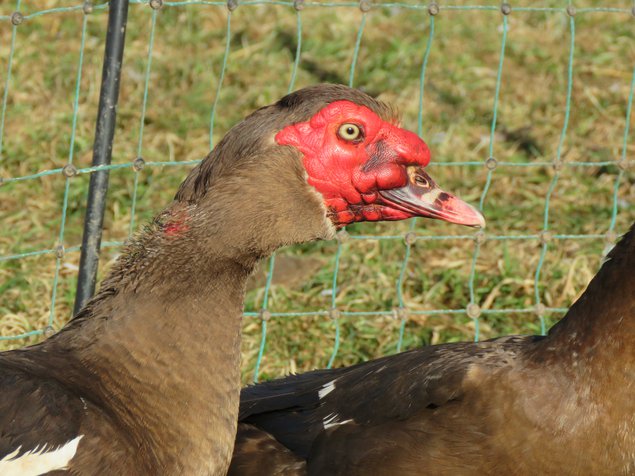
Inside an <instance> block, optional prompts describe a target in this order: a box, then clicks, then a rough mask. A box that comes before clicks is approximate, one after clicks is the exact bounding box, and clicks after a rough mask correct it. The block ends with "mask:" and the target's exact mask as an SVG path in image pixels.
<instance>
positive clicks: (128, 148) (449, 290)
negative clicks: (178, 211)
mask: <svg viewBox="0 0 635 476" xmlns="http://www.w3.org/2000/svg"><path fill="white" fill-rule="evenodd" d="M77 3H78V2H73V1H66V2H65V1H61V0H58V1H54V0H46V1H42V2H38V3H37V5H36V4H35V3H33V2H26V3H24V5H23V8H22V9H23V11H25V13H29V11H34V10H35V8H37V9H44V8H49V7H57V6H68V5H75V4H77ZM409 3H412V2H409ZM441 4H442V5H443V2H441ZM457 4H461V5H474V4H475V3H474V2H466V1H463V2H455V3H453V5H457ZM478 4H486V5H498V4H499V2H478ZM521 5H525V6H528V5H531V6H536V4H535V2H525V3H524V4H522V3H518V4H517V3H516V2H515V3H514V7H517V6H521ZM541 5H545V6H559V7H561V6H563V5H566V2H556V1H544V2H542V3H541ZM590 6H606V3H605V2H592V1H590V0H589V1H585V2H581V3H580V4H578V3H577V2H576V7H577V8H578V9H580V8H583V7H590ZM611 6H615V7H620V8H630V7H631V3H630V2H628V1H626V0H621V1H620V0H615V1H614V2H612V5H611ZM12 10H13V5H12V2H11V4H10V3H9V2H5V3H4V4H2V6H0V16H1V15H8V14H10V13H11V12H12ZM301 18H302V25H303V35H302V56H301V62H300V64H299V69H298V72H297V78H296V84H295V86H296V87H302V86H305V85H309V84H313V83H316V82H320V81H333V82H343V83H347V82H348V81H349V73H350V65H351V60H352V57H353V48H354V45H355V40H356V37H357V33H358V28H359V25H360V22H361V19H362V15H361V12H360V11H359V9H357V8H351V7H341V8H317V7H307V8H305V9H304V10H303V11H302V13H301ZM226 19H227V13H226V9H224V8H221V7H213V6H187V7H178V8H175V7H166V8H164V9H163V10H161V11H160V12H159V14H158V19H157V29H156V33H155V46H154V51H153V59H152V71H151V75H150V84H149V98H148V109H147V114H146V117H145V128H144V135H143V149H142V155H143V157H144V159H145V160H146V161H166V160H178V161H187V160H194V159H200V158H202V157H203V156H205V155H206V153H207V151H208V148H209V118H210V112H211V106H212V103H213V101H214V99H215V92H216V89H217V85H218V76H219V73H220V67H221V63H222V59H223V54H224V50H225V28H226ZM508 20H509V32H508V41H507V47H506V54H505V62H504V68H503V76H502V84H501V93H500V101H499V109H498V121H497V128H496V134H495V136H494V155H495V157H496V158H497V160H499V161H506V162H515V163H523V164H531V163H534V162H550V161H552V160H553V159H554V157H555V155H556V150H557V146H558V143H559V140H560V134H561V131H562V127H563V121H564V112H565V99H566V87H567V74H566V73H567V60H568V54H569V38H570V37H569V19H568V17H567V16H566V15H565V14H564V13H540V12H539V13H530V12H518V11H514V12H513V13H512V15H511V16H509V19H508ZM81 23H82V15H81V13H80V12H71V13H55V14H49V15H44V16H40V17H36V18H33V19H31V20H27V21H26V22H25V23H23V24H22V25H20V26H19V27H18V29H17V37H16V50H15V57H14V63H13V74H12V78H11V81H10V83H9V84H10V89H9V94H8V104H7V112H6V125H5V132H4V138H3V154H2V158H1V160H0V177H3V178H9V177H18V176H23V175H26V174H32V173H36V172H38V171H42V170H47V169H52V168H56V167H62V166H63V165H64V164H66V162H67V160H68V156H69V143H70V136H71V121H72V115H73V99H74V88H75V77H76V73H77V60H78V54H79V45H80V33H81ZM575 24H576V42H575V53H574V82H573V91H572V109H571V118H570V123H569V128H568V132H567V135H566V138H565V141H564V143H563V147H562V159H563V160H564V161H565V162H575V161H612V160H617V159H619V158H620V155H621V153H622V150H621V146H622V138H623V134H624V127H625V117H626V103H627V97H628V91H629V85H630V81H631V75H632V71H633V66H634V65H635V46H634V44H633V41H632V28H633V18H632V17H631V16H630V15H629V14H624V13H580V14H578V15H576V17H575ZM105 25H106V15H105V13H104V11H103V10H102V11H100V12H96V13H94V14H93V15H91V16H90V17H89V20H88V25H87V26H88V30H87V31H88V34H87V38H86V49H85V57H84V68H83V78H82V84H81V94H80V98H79V121H78V125H77V134H76V142H75V149H74V163H75V164H76V165H77V166H78V167H86V166H88V165H89V164H90V161H91V156H92V150H91V148H92V141H93V134H94V127H95V125H94V119H95V117H96V112H97V103H98V94H99V84H100V78H101V61H102V55H103V38H104V33H105ZM150 25H151V10H150V8H149V7H148V6H147V5H137V4H135V5H132V6H131V7H130V15H129V23H128V30H127V38H126V55H125V60H124V69H123V76H122V89H121V94H120V101H119V115H118V122H117V131H116V139H115V144H114V149H113V163H126V162H130V161H132V160H133V159H134V158H135V157H136V153H137V143H138V138H139V121H140V114H141V102H142V98H143V89H144V73H145V69H146V61H147V48H148V39H149V32H150ZM429 25H430V22H429V17H428V15H427V13H426V12H425V11H420V10H405V9H399V8H374V9H373V10H372V11H371V12H370V13H369V14H368V16H367V20H366V25H365V29H364V32H363V36H362V40H361V45H360V50H359V57H358V62H357V65H356V68H355V70H354V84H355V85H356V86H358V87H362V88H364V89H365V90H366V91H368V92H369V93H371V94H374V95H379V97H380V98H382V99H384V100H386V101H389V102H392V103H394V104H395V105H396V106H398V108H399V109H400V110H401V112H402V123H403V125H404V126H405V127H408V128H410V129H412V130H417V126H418V124H417V115H418V111H419V77H420V71H421V63H422V58H423V54H424V51H425V47H426V44H427V41H428V38H429ZM501 25H502V16H501V14H500V13H498V12H494V11H474V10H472V11H448V10H442V11H441V13H440V14H439V15H438V16H437V17H436V19H435V35H434V40H433V44H432V47H431V53H430V58H429V63H428V68H427V71H426V77H425V96H424V100H423V124H422V136H423V137H424V139H426V140H427V142H428V143H429V145H430V147H431V149H432V152H433V160H434V161H435V162H437V163H439V162H457V161H463V162H467V161H479V162H483V161H485V159H487V157H488V149H489V134H490V125H491V120H492V113H493V99H494V90H495V86H496V72H497V67H498V61H499V53H500V42H501V32H502V30H501ZM11 32H12V28H11V24H10V23H9V22H8V21H3V22H1V23H0V72H2V73H1V75H0V80H1V81H0V84H4V80H5V79H6V70H7V61H8V57H9V45H10V39H11ZM231 32H232V33H231V48H230V54H229V59H228V67H227V71H226V74H225V79H224V82H223V85H222V88H221V92H220V96H219V97H218V106H217V111H216V121H215V126H214V142H217V141H218V140H219V138H220V137H222V135H223V133H224V132H225V131H227V130H228V128H229V127H231V126H232V125H233V124H234V123H236V122H237V121H239V120H240V119H241V118H242V117H243V116H244V115H245V114H247V113H248V112H250V111H251V110H253V109H255V108H257V107H260V106H262V105H265V104H268V103H270V102H272V101H275V100H276V99H277V98H279V97H280V96H282V95H283V94H285V93H286V91H287V88H288V87H289V80H290V78H291V71H292V65H293V59H294V55H295V50H296V46H297V45H296V37H297V30H296V15H295V12H294V11H293V9H292V8H289V7H284V6H262V5H261V6H240V7H239V8H238V9H237V10H236V11H235V12H234V13H233V15H232V22H231ZM631 136H632V134H631ZM634 152H635V145H634V144H633V143H632V141H631V142H629V143H628V146H627V150H626V156H627V158H628V159H630V160H631V162H630V167H629V168H628V169H627V171H626V173H625V174H624V177H623V179H622V180H621V182H620V186H619V190H618V197H619V202H618V203H619V213H618V215H617V222H616V226H615V229H616V231H617V232H623V231H625V230H626V228H627V226H628V225H630V223H631V222H633V221H634V220H635V208H634V207H633V203H634V202H635V174H634V173H633V170H634V169H635V167H634V166H633V162H632V157H633V153H634ZM188 170H189V167H187V166H184V167H168V168H150V167H146V168H145V169H143V171H141V172H140V173H139V188H138V202H137V213H136V216H135V220H134V223H135V227H134V228H135V229H137V228H138V227H139V226H141V225H142V224H143V223H144V222H145V221H147V220H148V219H150V218H151V217H152V216H153V215H154V214H155V213H157V212H158V211H159V210H160V209H161V207H162V205H164V204H167V203H168V202H169V201H170V199H171V198H172V196H173V194H174V192H175V190H176V187H177V186H178V184H179V183H180V181H181V180H182V179H183V178H184V177H185V175H186V174H187V171H188ZM617 172H618V169H617V167H616V166H614V165H609V166H597V167H587V168H581V167H565V168H564V169H563V170H562V171H561V174H560V178H559V181H558V185H557V187H556V188H555V191H554V194H553V196H552V199H551V207H550V219H549V226H550V229H551V230H552V231H553V233H555V234H558V233H560V234H604V233H606V231H607V230H608V227H609V223H610V220H611V210H612V205H613V195H612V193H613V187H614V184H615V179H616V175H617ZM431 174H433V176H434V177H435V178H436V180H437V181H438V182H439V183H440V184H441V185H442V186H443V187H445V188H446V189H448V190H451V191H453V192H456V193H458V194H460V195H461V196H462V197H463V198H465V199H467V200H468V201H471V202H473V203H478V201H479V199H480V197H481V195H482V192H483V188H484V185H485V180H486V176H487V170H486V169H485V167H483V166H480V165H479V166H464V167H457V166H452V167H449V166H445V167H444V166H438V165H436V166H435V165H433V166H431ZM553 176H554V171H553V168H552V167H544V166H532V167H509V166H500V167H498V168H497V169H496V170H495V171H494V174H493V179H492V185H491V188H490V190H489V192H488V193H487V196H486V199H485V202H484V213H485V215H486V217H487V219H488V228H487V230H486V232H487V235H488V236H490V237H491V236H494V235H501V234H504V235H535V234H538V233H539V232H540V231H541V230H542V227H543V213H544V206H545V197H546V194H547V191H548V189H549V185H550V183H551V180H552V179H553ZM133 177H134V172H133V171H132V170H131V169H129V168H127V169H121V170H115V171H113V172H112V173H111V178H110V181H111V187H110V191H109V195H108V209H107V213H106V221H105V229H104V240H106V241H120V240H125V239H126V238H127V236H128V234H129V228H130V222H131V208H130V207H131V201H132V194H133ZM88 180H89V179H88V176H87V175H79V176H77V177H74V178H73V179H72V180H71V187H70V193H69V201H68V212H67V221H66V232H65V235H64V244H65V246H66V247H69V246H74V245H77V244H79V243H80V242H81V232H82V215H83V210H84V206H85V200H86V193H87V188H88ZM63 192H64V180H63V177H62V176H61V175H53V176H47V177H43V178H40V179H35V180H31V181H25V182H15V183H8V184H4V185H2V186H1V187H0V197H1V198H0V199H1V200H2V207H0V223H1V224H2V226H0V255H10V254H14V253H21V252H25V251H34V250H39V249H50V248H53V247H54V246H55V245H56V243H57V238H58V235H59V228H60V225H61V221H60V220H61V205H62V200H63ZM409 227H410V223H389V224H383V223H382V224H358V225H354V226H351V227H350V228H349V230H348V231H349V233H350V234H351V235H360V234H362V235H371V236H386V235H394V236H397V235H404V234H405V233H406V232H407V231H408V230H409ZM416 232H417V234H419V235H422V236H432V235H440V234H444V235H445V234H449V235H472V234H473V233H474V232H473V231H472V230H469V229H461V228H458V227H456V226H450V225H447V224H443V223H438V222H431V221H424V220H418V221H417V223H416ZM606 245H607V243H606V242H605V240H603V239H582V240H556V241H553V242H551V243H550V244H549V249H548V252H547V254H546V257H545V262H544V266H543V269H542V273H541V276H540V282H539V286H538V293H539V296H540V299H541V302H543V303H544V304H545V305H546V306H549V307H556V308H560V307H567V306H568V305H569V304H570V303H571V302H572V301H573V300H574V299H575V298H576V297H577V296H578V295H579V294H580V292H581V291H582V290H583V289H584V287H585V285H586V284H587V282H588V281H589V279H590V278H591V277H592V276H593V274H594V273H595V271H596V270H597V268H598V266H599V263H600V260H601V256H602V253H603V251H604V250H605V247H606ZM474 246H475V242H474V240H472V239H458V238H457V239H451V240H445V241H417V243H416V244H415V245H414V246H413V248H412V251H411V255H410V258H409V260H408V263H407V267H406V271H405V280H404V286H403V298H404V303H405V307H406V308H407V309H408V310H412V311H426V310H431V309H465V307H466V305H467V304H468V303H469V302H470V296H469V288H468V283H469V278H470V271H471V263H472V257H473V253H474ZM336 247H337V244H336V243H335V242H321V243H314V244H310V245H303V246H297V247H292V248H288V249H285V250H282V251H281V253H280V255H279V256H280V257H279V264H280V267H278V268H277V269H278V271H277V272H276V273H274V284H273V286H272V288H271V290H270V294H269V309H270V310H271V311H272V312H314V311H325V310H328V309H329V308H330V306H331V299H332V295H331V294H330V291H331V286H332V278H333V270H334V256H335V250H336ZM405 249H406V248H405V243H404V241H403V240H402V239H394V240H372V239H371V240H348V241H346V242H344V243H343V248H342V258H341V266H340V269H339V276H338V282H337V294H336V305H337V308H338V309H339V310H341V311H368V312H374V311H392V310H393V309H394V308H396V307H398V305H399V302H398V298H397V289H396V283H397V278H398V276H399V273H400V271H401V266H402V262H403V259H404V254H405ZM540 250H541V245H540V243H539V241H538V240H536V239H532V240H513V241H511V240H510V241H494V240H488V241H486V242H485V243H484V244H483V245H482V246H481V249H480V252H479V255H478V259H477V261H476V267H475V278H474V293H475V302H477V303H479V304H480V305H481V307H482V308H484V309H526V308H531V307H532V306H534V304H535V298H534V292H535V289H534V274H535V272H536V268H537V266H538V259H539V256H540ZM117 252H118V250H117V248H106V249H104V251H103V255H102V256H103V259H102V264H101V269H100V272H101V273H102V275H103V273H104V272H105V270H107V268H108V266H109V265H110V264H111V263H112V262H113V260H114V259H115V258H116V256H117ZM78 259H79V254H78V253H77V252H68V253H67V254H66V255H65V256H64V260H63V263H62V267H61V274H60V280H59V284H58V288H57V302H56V306H55V309H54V324H55V327H56V328H59V327H61V326H62V325H63V323H64V322H65V321H66V320H67V319H68V318H69V317H70V313H71V309H72V305H73V300H74V289H75V285H76V274H77V263H78ZM285 263H286V264H287V265H288V269H287V270H286V271H285V270H284V265H285ZM264 267H266V264H265V265H264ZM54 269H55V258H54V256H53V255H44V256H40V257H29V258H23V259H16V260H10V261H2V262H0V291H1V292H0V335H3V336H10V335H16V334H19V333H21V332H26V331H30V330H34V329H42V328H43V327H44V326H45V325H46V322H47V319H48V317H49V313H50V307H51V306H50V304H51V293H52V284H53V274H54ZM263 285H264V279H262V276H260V278H259V279H257V280H255V282H254V283H253V285H252V286H251V289H250V291H249V293H248V295H247V301H246V309H247V310H251V311H254V310H255V311H257V310H258V309H260V308H261V306H262V302H263V298H264V289H263ZM546 317H547V323H548V324H550V323H552V322H554V321H555V320H557V319H558V318H559V317H560V314H557V313H554V314H550V315H548V316H546ZM340 324H341V346H340V348H339V352H338V354H337V356H336V359H335V362H334V365H336V366H340V365H348V364H352V363H355V362H359V361H361V360H366V359H369V358H373V357H376V356H379V355H385V354H389V353H393V352H395V351H396V348H397V342H398V337H399V327H400V322H399V321H398V320H396V319H394V318H390V317H382V316H380V317H377V316H354V317H344V318H342V319H341V320H340ZM479 324H480V336H481V338H487V337H493V336H497V335H504V334H510V333H536V332H540V329H541V327H540V321H539V318H538V316H537V315H536V314H535V313H511V314H502V315H499V314H493V315H486V316H482V317H481V318H480V321H479ZM244 332H245V334H244V335H245V338H244V344H243V349H244V353H243V356H244V359H243V360H244V362H243V367H244V376H245V381H249V380H251V378H252V375H253V369H254V365H255V360H256V355H257V352H258V348H259V345H260V336H261V324H260V321H259V320H258V319H254V318H247V319H245V322H244ZM474 332H475V328H474V322H473V321H472V320H471V319H469V318H468V317H467V316H466V315H465V314H445V315H444V314H441V315H436V314H435V315H425V314H412V313H411V314H409V315H408V320H407V323H406V328H405V334H404V343H403V348H404V349H405V348H412V347H416V346H420V345H427V344H431V343H432V344H434V343H440V342H450V341H457V340H470V339H473V338H474ZM334 336H335V328H334V323H333V322H332V321H330V320H329V319H328V317H326V316H324V315H317V316H307V317H276V318H273V319H272V320H271V321H269V323H268V332H267V343H266V351H265V354H264V359H263V362H262V366H261V375H260V377H261V378H269V377H273V376H278V375H281V374H284V373H287V372H289V371H300V370H305V369H310V368H315V367H323V366H325V365H326V364H327V362H328V360H329V358H330V356H331V353H332V350H333V344H334ZM35 341H36V338H31V339H22V340H17V341H0V348H3V349H5V348H13V347H18V346H21V345H25V344H28V343H32V342H35Z"/></svg>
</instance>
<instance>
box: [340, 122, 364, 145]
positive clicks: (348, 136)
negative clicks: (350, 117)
mask: <svg viewBox="0 0 635 476" xmlns="http://www.w3.org/2000/svg"><path fill="white" fill-rule="evenodd" d="M337 135H339V136H340V138H342V139H344V140H345V141H348V142H359V141H360V140H361V139H362V131H361V129H360V128H359V126H358V125H356V124H342V125H341V126H340V128H339V130H338V131H337Z"/></svg>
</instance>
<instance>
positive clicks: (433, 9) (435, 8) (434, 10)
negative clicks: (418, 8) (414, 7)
mask: <svg viewBox="0 0 635 476" xmlns="http://www.w3.org/2000/svg"><path fill="white" fill-rule="evenodd" d="M428 13H429V14H430V15H432V16H435V15H438V14H439V5H438V4H437V2H431V3H430V5H428Z"/></svg>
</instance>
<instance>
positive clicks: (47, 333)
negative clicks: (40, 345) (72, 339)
mask: <svg viewBox="0 0 635 476" xmlns="http://www.w3.org/2000/svg"><path fill="white" fill-rule="evenodd" d="M42 334H44V337H46V338H49V337H51V336H52V335H53V334H55V329H54V328H53V326H46V327H45V328H44V330H43V331H42Z"/></svg>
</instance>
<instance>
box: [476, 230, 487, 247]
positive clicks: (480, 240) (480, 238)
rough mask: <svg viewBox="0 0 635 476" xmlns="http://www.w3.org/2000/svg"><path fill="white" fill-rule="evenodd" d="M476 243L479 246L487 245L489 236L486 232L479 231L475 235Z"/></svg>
mask: <svg viewBox="0 0 635 476" xmlns="http://www.w3.org/2000/svg"><path fill="white" fill-rule="evenodd" d="M474 241H476V243H477V244H479V245H482V244H483V243H485V242H486V241H487V236H486V235H485V232H484V231H483V230H479V231H477V232H476V233H474Z"/></svg>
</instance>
